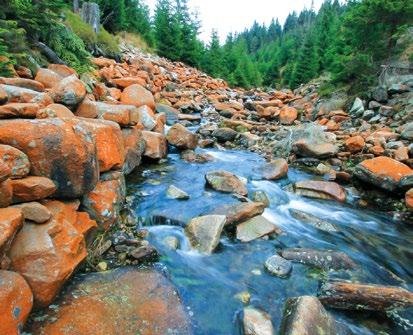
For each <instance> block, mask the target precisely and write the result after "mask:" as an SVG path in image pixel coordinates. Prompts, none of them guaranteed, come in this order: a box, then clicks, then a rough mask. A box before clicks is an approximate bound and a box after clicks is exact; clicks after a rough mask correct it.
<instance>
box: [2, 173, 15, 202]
mask: <svg viewBox="0 0 413 335" xmlns="http://www.w3.org/2000/svg"><path fill="white" fill-rule="evenodd" d="M12 201H13V187H12V184H11V179H6V180H5V181H2V182H0V207H7V206H9V205H10V204H11V203H12Z"/></svg>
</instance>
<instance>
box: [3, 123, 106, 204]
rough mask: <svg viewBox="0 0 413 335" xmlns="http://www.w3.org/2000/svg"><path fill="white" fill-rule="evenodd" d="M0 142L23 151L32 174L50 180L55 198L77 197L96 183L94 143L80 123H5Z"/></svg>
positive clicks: (96, 168)
mask: <svg viewBox="0 0 413 335" xmlns="http://www.w3.org/2000/svg"><path fill="white" fill-rule="evenodd" d="M0 143H2V144H7V145H13V146H14V147H16V148H18V149H19V150H21V151H23V152H24V153H25V154H26V155H27V156H28V157H29V160H30V162H31V174H32V175H34V176H42V177H47V178H49V179H51V180H53V182H54V183H55V185H56V187H57V190H56V193H55V194H54V196H55V197H57V198H59V197H63V198H78V197H80V196H82V195H83V194H85V193H87V192H89V191H90V190H92V189H93V188H94V187H95V185H96V183H97V181H98V177H99V167H98V162H97V153H96V143H95V141H94V139H93V136H92V134H91V133H90V131H89V130H88V128H87V127H85V126H84V125H82V123H81V122H79V121H76V120H69V121H63V120H61V119H44V120H40V119H36V120H22V119H16V120H5V121H2V122H0Z"/></svg>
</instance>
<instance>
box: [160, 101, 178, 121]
mask: <svg viewBox="0 0 413 335" xmlns="http://www.w3.org/2000/svg"><path fill="white" fill-rule="evenodd" d="M156 112H157V113H159V114H160V113H165V115H166V124H167V125H168V126H173V125H174V124H175V123H177V122H178V121H179V111H178V110H177V109H175V108H173V107H171V106H168V105H164V104H156Z"/></svg>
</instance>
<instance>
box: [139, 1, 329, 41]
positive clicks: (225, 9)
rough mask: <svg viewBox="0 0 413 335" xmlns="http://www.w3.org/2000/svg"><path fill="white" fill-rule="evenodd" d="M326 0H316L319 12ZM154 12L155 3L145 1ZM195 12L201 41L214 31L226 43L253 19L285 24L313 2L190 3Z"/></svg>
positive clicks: (259, 21)
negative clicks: (200, 31)
mask: <svg viewBox="0 0 413 335" xmlns="http://www.w3.org/2000/svg"><path fill="white" fill-rule="evenodd" d="M322 2H323V0H314V7H315V9H316V10H318V9H319V7H320V5H321V3H322ZM146 3H147V4H148V5H149V6H150V7H151V8H152V9H153V8H154V7H155V4H156V0H146ZM188 3H189V5H190V6H191V8H192V9H195V8H196V9H198V11H199V14H200V19H201V21H202V34H201V38H202V40H204V41H206V42H208V41H209V37H210V35H211V31H212V29H217V30H218V33H219V35H220V37H221V40H222V41H224V40H225V37H226V35H227V34H228V33H229V32H240V31H243V30H244V28H246V27H250V26H251V25H252V24H253V22H254V20H257V22H258V23H265V24H267V25H268V24H269V23H270V22H271V19H272V18H273V17H275V18H278V19H279V20H280V22H281V24H283V23H284V20H285V19H286V17H287V15H288V14H289V13H290V12H292V11H294V10H296V11H301V10H302V9H303V8H304V7H307V8H310V7H311V0H188Z"/></svg>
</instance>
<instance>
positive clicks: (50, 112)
mask: <svg viewBox="0 0 413 335" xmlns="http://www.w3.org/2000/svg"><path fill="white" fill-rule="evenodd" d="M55 117H58V118H73V117H75V115H74V114H73V113H72V111H71V110H70V109H69V108H67V107H66V106H64V105H61V104H51V105H48V106H47V107H45V108H42V109H40V110H39V111H38V112H37V114H36V118H37V119H47V118H55Z"/></svg>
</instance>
